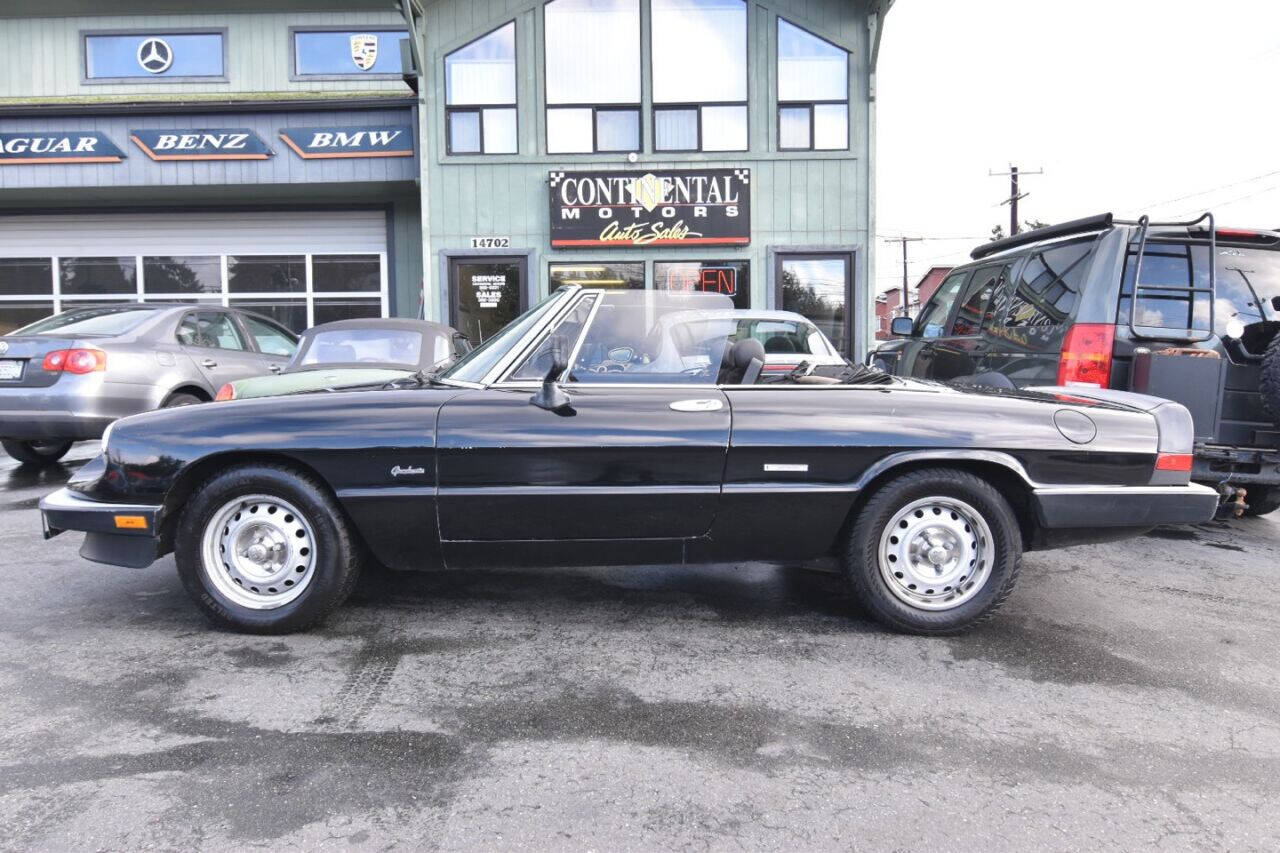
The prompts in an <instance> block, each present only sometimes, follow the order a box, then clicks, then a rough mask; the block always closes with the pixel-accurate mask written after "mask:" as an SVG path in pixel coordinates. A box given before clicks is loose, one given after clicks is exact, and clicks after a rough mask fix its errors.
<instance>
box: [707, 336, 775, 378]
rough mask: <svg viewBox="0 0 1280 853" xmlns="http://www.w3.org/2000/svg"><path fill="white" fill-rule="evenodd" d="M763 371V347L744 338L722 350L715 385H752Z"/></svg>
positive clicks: (754, 340) (757, 342) (753, 340)
mask: <svg viewBox="0 0 1280 853" xmlns="http://www.w3.org/2000/svg"><path fill="white" fill-rule="evenodd" d="M763 369H764V345H763V344H761V343H760V342H759V341H757V340H756V339H755V338H745V339H743V340H740V341H738V342H737V343H735V344H733V345H732V346H726V347H725V348H724V356H723V357H722V358H721V360H720V373H719V375H717V376H716V384H717V385H754V384H755V383H756V380H757V379H759V378H760V371H761V370H763Z"/></svg>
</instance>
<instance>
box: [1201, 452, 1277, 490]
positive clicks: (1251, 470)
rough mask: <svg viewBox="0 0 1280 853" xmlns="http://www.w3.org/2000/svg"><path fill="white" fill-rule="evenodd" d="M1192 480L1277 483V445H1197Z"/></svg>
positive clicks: (1259, 483)
mask: <svg viewBox="0 0 1280 853" xmlns="http://www.w3.org/2000/svg"><path fill="white" fill-rule="evenodd" d="M1191 479H1193V480H1195V481H1197V482H1200V483H1232V484H1240V485H1248V484H1249V483H1255V484H1258V485H1265V486H1275V485H1280V448H1267V447H1228V446H1225V445H1220V444H1198V445H1196V450H1195V465H1194V467H1193V468H1192V469H1191Z"/></svg>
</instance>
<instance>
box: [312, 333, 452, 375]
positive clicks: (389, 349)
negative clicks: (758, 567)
mask: <svg viewBox="0 0 1280 853" xmlns="http://www.w3.org/2000/svg"><path fill="white" fill-rule="evenodd" d="M444 345H445V349H446V354H445V356H444V358H447V357H448V353H447V350H448V341H445V342H444ZM421 354H422V334H421V333H420V332H410V331H398V330H394V329H332V330H327V331H323V332H318V333H316V334H315V336H314V337H312V338H311V341H310V343H309V344H308V345H307V348H306V349H305V350H304V351H303V352H302V353H301V356H302V357H301V359H300V360H299V361H298V363H297V365H296V366H297V367H307V366H309V365H321V364H354V363H356V362H362V361H366V362H370V363H375V364H395V365H402V366H404V367H405V368H407V369H409V370H416V369H417V367H418V358H419V356H420V355H421ZM437 360H443V359H437Z"/></svg>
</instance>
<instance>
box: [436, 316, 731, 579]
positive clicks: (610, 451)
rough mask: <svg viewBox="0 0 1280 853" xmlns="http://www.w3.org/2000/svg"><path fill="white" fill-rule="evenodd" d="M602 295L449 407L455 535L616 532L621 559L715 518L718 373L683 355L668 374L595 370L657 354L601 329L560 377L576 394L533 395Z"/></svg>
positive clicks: (722, 447)
mask: <svg viewBox="0 0 1280 853" xmlns="http://www.w3.org/2000/svg"><path fill="white" fill-rule="evenodd" d="M597 298H599V299H601V300H602V301H603V299H604V297H598V296H597V295H595V294H590V295H588V296H586V297H585V298H583V299H582V300H580V301H579V302H578V303H577V304H576V305H575V306H573V307H572V308H571V309H570V310H569V311H568V313H567V314H566V315H565V316H564V318H563V319H562V320H561V321H560V322H559V325H558V326H557V327H556V328H555V329H554V330H552V332H551V333H549V334H548V335H547V336H545V337H544V338H543V339H542V342H541V343H540V344H539V345H538V346H537V347H535V348H534V349H533V350H532V351H531V353H530V354H529V355H528V356H527V357H526V358H524V359H523V361H522V362H521V363H520V364H519V365H518V366H516V367H514V368H513V369H512V370H510V371H509V372H507V374H506V376H505V377H504V378H503V379H502V380H501V381H499V382H497V383H495V384H494V385H492V386H491V387H488V388H485V389H482V390H476V391H473V392H469V393H466V394H460V395H458V396H457V397H455V398H453V399H451V400H449V402H448V403H446V404H445V405H444V406H443V408H442V409H441V410H440V415H439V417H438V418H437V427H436V447H437V457H436V458H437V476H438V482H439V496H438V501H437V506H438V512H439V523H440V535H441V538H442V539H444V540H449V541H474V542H510V541H519V540H524V541H532V540H543V541H549V540H569V541H577V542H584V543H585V542H598V543H614V545H613V546H609V547H608V549H606V550H608V551H609V552H610V553H605V554H602V557H604V558H606V559H607V558H609V557H613V558H615V559H616V558H617V556H618V555H619V554H621V553H624V552H621V551H619V550H618V548H617V547H616V546H617V543H619V542H621V541H630V542H633V543H635V542H654V541H667V542H678V541H680V540H683V539H687V538H690V537H696V536H701V535H703V534H705V533H706V532H707V531H708V530H709V529H710V527H711V524H712V521H713V520H714V518H715V513H716V508H717V506H718V502H719V497H720V482H721V477H722V476H723V473H724V460H725V455H726V453H727V451H728V446H729V406H728V401H727V399H726V398H725V396H724V394H723V393H721V392H720V391H719V390H718V389H717V388H716V387H715V385H714V379H713V378H710V377H698V376H694V375H692V374H691V372H690V371H689V369H688V368H687V367H683V366H682V365H683V362H682V363H681V366H673V367H672V368H671V369H670V371H669V372H668V373H666V374H663V373H658V372H656V370H655V371H654V372H639V373H627V372H612V371H609V370H607V369H606V370H604V371H599V370H593V369H592V366H594V367H599V366H600V365H602V364H605V365H613V364H617V363H618V360H619V359H623V358H627V359H628V360H634V363H635V364H636V365H640V366H642V367H648V366H650V365H648V364H647V363H643V360H642V359H641V358H640V356H639V355H638V354H637V353H635V352H634V351H633V352H623V350H624V349H630V348H627V347H620V346H614V345H613V343H615V342H616V341H617V340H618V338H616V337H610V338H609V343H608V345H606V346H605V347H603V348H601V347H597V343H598V341H593V339H592V336H591V335H590V334H588V335H587V336H586V339H585V340H584V341H582V342H581V343H580V344H578V346H577V349H575V350H572V351H573V352H575V356H574V357H573V358H572V359H571V361H570V365H571V367H570V369H569V371H568V372H567V374H566V377H565V381H563V382H561V384H560V387H561V388H562V389H563V390H564V391H565V392H566V393H567V394H568V398H569V405H568V407H565V408H562V409H558V410H555V411H549V410H547V409H544V408H540V407H538V406H535V405H533V404H532V403H531V400H530V397H531V394H532V393H533V391H534V390H536V389H537V387H538V385H539V384H540V383H539V382H538V377H540V376H543V375H544V374H545V373H546V364H547V359H546V356H547V355H549V353H550V342H551V341H552V340H553V336H556V337H560V338H562V339H564V340H566V341H577V340H578V338H579V337H580V336H581V332H582V328H583V326H584V324H585V323H587V322H588V318H592V319H594V318H595V314H594V313H592V312H593V309H594V308H595V307H596V306H595V305H594V304H593V303H594V301H595V300H596V299H597ZM602 326H607V324H601V326H598V327H592V328H593V329H596V328H600V327H602ZM604 334H606V333H605V332H601V335H604ZM639 345H640V344H637V346H639ZM600 353H604V354H603V355H601V354H600ZM719 363H720V359H719V355H718V354H717V357H716V361H715V364H716V365H718V364H719ZM679 553H680V552H679V551H678V550H677V551H675V552H674V554H675V557H674V558H675V559H679ZM641 562H643V560H641Z"/></svg>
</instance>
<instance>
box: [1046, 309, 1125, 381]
mask: <svg viewBox="0 0 1280 853" xmlns="http://www.w3.org/2000/svg"><path fill="white" fill-rule="evenodd" d="M1115 343H1116V327H1115V326H1113V325H1111V324H1109V323H1076V324H1075V325H1074V326H1072V327H1071V328H1070V329H1068V330H1067V336H1066V337H1065V338H1064V339H1063V341H1062V360H1061V361H1059V362H1058V384H1059V385H1090V386H1092V387H1094V388H1107V387H1109V386H1110V384H1111V354H1112V351H1113V350H1114V349H1115Z"/></svg>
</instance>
